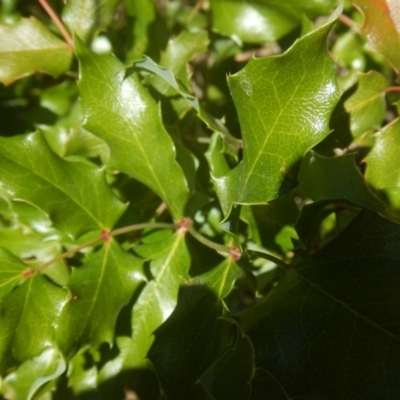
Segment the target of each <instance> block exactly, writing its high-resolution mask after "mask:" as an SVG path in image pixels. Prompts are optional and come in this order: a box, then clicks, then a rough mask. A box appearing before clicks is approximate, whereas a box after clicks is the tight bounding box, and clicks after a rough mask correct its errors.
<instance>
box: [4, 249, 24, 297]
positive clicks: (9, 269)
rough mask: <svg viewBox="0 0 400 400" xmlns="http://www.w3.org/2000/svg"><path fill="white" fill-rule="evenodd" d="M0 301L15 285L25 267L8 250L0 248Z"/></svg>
mask: <svg viewBox="0 0 400 400" xmlns="http://www.w3.org/2000/svg"><path fill="white" fill-rule="evenodd" d="M0 265H1V267H0V299H1V298H3V297H4V296H5V295H6V294H8V293H10V292H11V290H13V288H14V287H15V286H16V285H17V283H18V281H19V280H20V279H21V278H22V276H21V275H22V273H23V272H24V271H25V270H26V269H27V268H26V265H25V264H24V263H23V262H22V261H21V260H20V259H19V258H17V257H15V256H14V255H13V254H11V253H10V252H9V251H8V250H6V249H3V248H1V247H0Z"/></svg>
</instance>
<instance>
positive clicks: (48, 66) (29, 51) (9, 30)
mask: <svg viewBox="0 0 400 400" xmlns="http://www.w3.org/2000/svg"><path fill="white" fill-rule="evenodd" d="M0 37H2V38H3V39H2V40H1V41H0V54H1V60H2V62H1V65H0V82H3V83H4V84H9V83H11V82H13V81H14V80H16V79H18V78H21V77H23V76H26V75H30V74H33V73H35V72H37V71H42V72H46V73H47V74H50V75H53V76H59V75H61V74H62V73H64V72H66V71H68V69H69V67H70V64H71V60H72V50H71V49H70V48H69V47H68V45H67V44H66V43H65V42H63V41H62V40H61V39H59V38H58V37H57V36H55V35H54V34H53V33H52V32H51V31H50V30H48V29H47V27H46V26H44V25H43V24H42V23H41V22H40V21H38V20H37V19H35V18H33V17H31V18H21V19H20V20H19V21H14V22H12V23H4V22H0Z"/></svg>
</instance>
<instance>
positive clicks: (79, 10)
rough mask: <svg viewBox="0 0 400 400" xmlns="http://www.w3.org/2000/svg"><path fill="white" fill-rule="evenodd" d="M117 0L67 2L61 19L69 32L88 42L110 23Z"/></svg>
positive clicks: (74, 0)
mask: <svg viewBox="0 0 400 400" xmlns="http://www.w3.org/2000/svg"><path fill="white" fill-rule="evenodd" d="M118 3H119V0H100V1H99V0H68V2H67V3H66V6H65V7H64V10H63V13H62V19H63V21H64V22H65V23H66V25H67V26H68V28H69V29H70V31H71V32H73V33H76V34H77V35H78V36H79V37H80V38H81V39H82V40H84V41H90V40H91V39H93V36H94V35H95V34H96V33H97V32H98V31H99V30H101V29H104V28H106V27H107V25H108V24H109V23H110V22H111V21H112V17H113V15H114V11H115V8H116V7H117V5H118Z"/></svg>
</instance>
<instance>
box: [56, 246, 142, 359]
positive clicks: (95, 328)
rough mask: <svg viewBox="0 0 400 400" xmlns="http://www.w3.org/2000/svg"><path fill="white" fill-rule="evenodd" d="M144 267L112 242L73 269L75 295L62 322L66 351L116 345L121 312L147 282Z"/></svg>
mask: <svg viewBox="0 0 400 400" xmlns="http://www.w3.org/2000/svg"><path fill="white" fill-rule="evenodd" d="M141 264H142V263H141V261H140V260H139V259H137V258H135V257H133V256H131V255H129V254H127V253H126V252H124V251H123V250H122V249H121V248H120V246H119V245H118V244H117V243H116V242H115V241H114V240H111V241H110V242H108V243H105V244H104V245H103V247H102V248H101V249H100V250H98V251H97V252H95V253H93V254H91V255H89V256H88V257H87V258H86V259H85V261H84V263H83V265H82V266H81V267H78V268H74V269H73V271H72V274H71V278H70V281H69V285H68V287H69V290H70V291H71V294H70V297H69V301H68V303H67V304H66V305H65V307H64V308H63V311H62V314H61V316H60V320H59V326H60V328H59V331H58V340H59V343H61V348H62V349H63V350H64V351H66V352H69V351H71V349H73V348H75V346H77V345H81V346H82V345H86V344H91V345H92V346H95V345H99V344H101V343H103V342H107V343H112V341H113V336H114V335H113V332H114V327H115V321H116V319H117V316H118V313H119V311H120V310H121V308H122V307H123V306H124V305H126V304H127V303H128V301H129V300H130V298H131V297H132V295H133V293H134V291H135V289H136V288H137V286H138V285H139V283H140V282H141V281H142V280H143V279H144V277H143V273H142V270H141Z"/></svg>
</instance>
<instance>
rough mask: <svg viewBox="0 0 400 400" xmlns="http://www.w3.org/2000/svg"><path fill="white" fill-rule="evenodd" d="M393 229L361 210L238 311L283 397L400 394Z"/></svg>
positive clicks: (399, 329)
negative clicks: (262, 295) (253, 303)
mask: <svg viewBox="0 0 400 400" xmlns="http://www.w3.org/2000/svg"><path fill="white" fill-rule="evenodd" d="M399 235H400V229H399V226H398V225H395V224H393V223H392V222H390V221H388V220H386V219H383V218H381V217H379V216H378V215H376V214H373V213H370V212H362V213H361V214H360V215H359V217H358V218H357V219H355V220H354V221H353V223H352V224H351V225H350V226H349V227H348V228H347V229H346V231H345V232H344V233H343V234H342V235H341V237H340V238H338V239H337V240H336V241H334V242H332V243H331V244H329V245H328V246H327V247H325V248H324V249H323V250H322V251H320V252H319V253H317V254H316V255H315V256H313V257H311V258H309V259H305V260H304V261H302V262H300V263H299V264H298V265H296V267H295V268H294V269H293V270H292V271H291V272H289V273H288V275H287V276H286V277H285V278H284V280H283V281H282V282H280V283H279V284H278V286H277V287H276V288H275V289H274V290H273V291H272V292H271V293H270V295H269V296H268V297H267V298H266V299H265V301H263V302H261V303H260V304H259V305H258V306H256V307H254V308H253V309H252V310H250V311H248V312H246V313H244V314H242V316H241V317H240V319H241V321H242V327H243V329H244V331H245V332H246V333H247V334H248V335H249V336H250V338H251V340H252V342H253V344H254V347H255V352H256V365H257V366H259V367H261V368H263V369H265V370H266V371H267V372H268V375H269V376H270V377H272V379H273V380H274V381H276V382H277V383H278V384H279V386H280V387H281V388H282V389H283V390H284V392H285V393H286V395H287V397H290V398H291V397H297V396H298V397H306V398H310V397H311V398H316V397H320V398H321V397H322V398H331V397H332V396H335V397H337V398H340V397H346V396H348V394H349V393H350V392H351V393H352V396H353V397H355V398H357V397H359V398H363V397H364V398H365V397H369V398H373V397H380V396H383V397H389V398H390V397H396V396H398V395H399V393H400V385H399V383H398V381H397V378H396V377H397V376H398V374H399V372H400V370H399V368H400V366H399V363H398V358H399V355H400V350H399V349H400V346H399V341H400V326H399V322H398V319H397V317H396V315H397V310H398V304H399V302H400V297H399V295H398V292H397V291H396V290H395V289H394V288H395V287H396V285H397V284H398V282H399V279H400V270H399V252H398V250H397V244H396V243H397V241H398V240H399V238H400V236H399ZM383 348H385V349H386V350H387V351H386V352H382V351H381V349H383ZM306 371H307V372H306ZM326 376H329V381H326V380H325V379H324V377H326ZM360 377H362V378H361V379H360ZM265 395H266V393H265Z"/></svg>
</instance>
